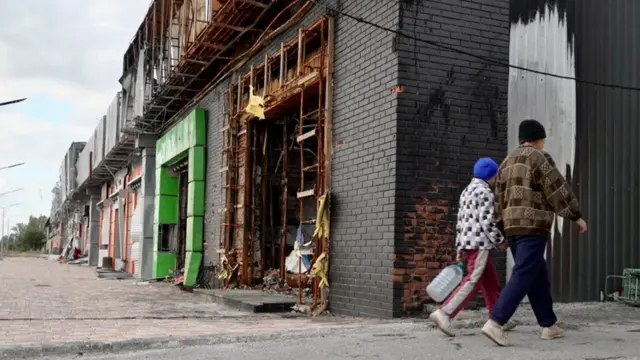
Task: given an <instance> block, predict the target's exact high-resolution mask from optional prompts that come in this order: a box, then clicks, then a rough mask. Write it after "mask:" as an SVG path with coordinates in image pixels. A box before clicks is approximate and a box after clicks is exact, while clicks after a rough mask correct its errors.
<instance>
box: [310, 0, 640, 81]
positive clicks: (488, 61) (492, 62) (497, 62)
mask: <svg viewBox="0 0 640 360" xmlns="http://www.w3.org/2000/svg"><path fill="white" fill-rule="evenodd" d="M310 1H311V2H313V3H314V4H316V5H319V6H321V7H323V8H325V9H326V10H329V11H331V12H334V13H336V14H340V15H342V16H344V17H346V18H349V19H351V20H354V21H355V22H358V23H361V24H365V25H369V26H371V27H374V28H376V29H379V30H383V31H386V32H390V33H393V34H396V35H398V36H401V37H404V38H407V39H411V40H414V41H417V42H422V43H425V44H428V45H431V46H433V47H437V48H440V49H443V50H448V51H452V52H456V53H458V54H462V55H467V56H470V57H473V58H476V59H478V60H481V61H483V62H484V63H486V64H490V65H498V66H503V67H508V68H511V69H517V70H522V71H526V72H530V73H534V74H538V75H544V76H549V77H553V78H556V79H563V80H573V81H575V82H577V83H582V84H588V85H594V86H601V87H606V88H613V89H621V90H635V91H640V88H639V87H632V86H622V85H615V84H606V83H601V82H597V81H590V80H582V79H578V78H575V77H572V76H565V75H558V74H554V73H550V72H546V71H541V70H535V69H530V68H526V67H523V66H518V65H511V64H509V63H505V62H502V61H500V60H496V59H493V58H490V57H486V56H482V55H477V54H474V53H471V52H468V51H465V50H462V49H458V48H456V47H453V46H449V45H444V44H442V43H439V42H437V41H432V40H425V39H420V38H418V37H415V36H411V35H408V34H405V33H403V32H402V31H399V30H394V29H391V28H388V27H384V26H382V25H378V24H376V23H374V22H371V21H368V20H365V19H364V18H362V17H358V16H354V15H351V14H347V13H346V12H344V11H342V10H338V9H336V8H333V7H331V6H329V5H326V4H324V3H322V2H321V1H319V0H310Z"/></svg>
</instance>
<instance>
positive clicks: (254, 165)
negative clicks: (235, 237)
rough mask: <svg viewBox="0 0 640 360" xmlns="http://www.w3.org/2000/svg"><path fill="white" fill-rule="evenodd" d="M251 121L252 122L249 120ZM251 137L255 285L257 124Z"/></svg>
mask: <svg viewBox="0 0 640 360" xmlns="http://www.w3.org/2000/svg"><path fill="white" fill-rule="evenodd" d="M248 123H251V122H248ZM251 133H252V134H251V137H252V138H253V139H252V143H253V146H252V147H251V155H252V160H251V164H250V165H251V182H250V184H251V207H250V209H251V236H250V237H249V248H250V249H251V262H250V263H249V266H250V267H249V286H252V285H253V274H254V270H255V268H254V264H255V254H256V251H255V236H256V177H257V176H256V171H257V166H256V163H257V151H256V147H257V144H258V143H257V142H258V136H257V131H256V129H255V126H252V132H251ZM262 174H263V176H262V178H263V179H261V180H262V181H264V173H262Z"/></svg>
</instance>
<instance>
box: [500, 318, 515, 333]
mask: <svg viewBox="0 0 640 360" xmlns="http://www.w3.org/2000/svg"><path fill="white" fill-rule="evenodd" d="M516 326H518V323H517V322H515V321H511V320H509V321H508V322H507V323H506V324H504V325H502V331H504V332H507V331H511V330H513V329H515V328H516Z"/></svg>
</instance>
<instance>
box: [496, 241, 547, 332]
mask: <svg viewBox="0 0 640 360" xmlns="http://www.w3.org/2000/svg"><path fill="white" fill-rule="evenodd" d="M507 241H509V247H510V248H511V253H512V254H513V258H514V261H515V265H514V267H513V271H512V273H511V278H510V279H509V282H508V283H507V285H506V286H505V287H504V289H502V292H501V293H500V298H499V299H498V302H497V303H496V305H495V306H494V308H493V311H492V312H491V319H493V320H494V321H495V322H497V323H498V324H500V325H504V324H506V323H507V321H509V319H511V317H512V316H513V314H514V313H515V312H516V310H517V309H518V306H519V305H520V302H522V300H523V299H524V297H525V295H526V296H528V297H529V302H530V303H531V308H532V309H533V313H534V314H535V316H536V320H537V321H538V325H540V326H542V327H550V326H552V325H554V324H555V323H556V321H557V318H556V314H555V313H554V312H553V300H552V299H551V289H550V288H551V285H550V284H549V272H548V271H547V262H546V261H545V259H544V252H545V246H546V244H547V240H546V239H545V238H544V237H542V236H511V237H508V238H507Z"/></svg>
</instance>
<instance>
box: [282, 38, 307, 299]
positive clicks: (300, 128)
mask: <svg viewBox="0 0 640 360" xmlns="http://www.w3.org/2000/svg"><path fill="white" fill-rule="evenodd" d="M287 57H288V56H287ZM303 58H304V32H303V30H302V28H300V29H298V59H297V65H296V66H297V69H296V74H297V76H296V77H300V75H301V74H302V64H303V63H304V59H303ZM304 119H305V112H304V88H302V89H301V92H300V119H299V120H298V139H301V138H302V136H303V134H304ZM298 147H299V149H300V186H299V190H298V195H297V198H298V204H299V207H300V208H299V209H298V211H299V215H300V223H299V224H298V226H299V227H300V228H302V226H303V225H302V224H303V222H304V221H306V219H305V213H304V202H305V200H306V199H307V197H306V196H300V193H301V192H304V191H305V187H304V184H305V181H304V171H302V169H304V167H305V164H304V140H302V141H300V140H298ZM297 240H298V239H296V241H297ZM298 261H299V266H298V269H299V271H298V305H301V304H302V274H301V270H302V265H301V263H302V258H300V259H298Z"/></svg>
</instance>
